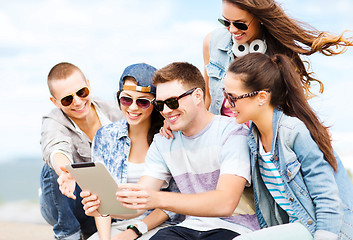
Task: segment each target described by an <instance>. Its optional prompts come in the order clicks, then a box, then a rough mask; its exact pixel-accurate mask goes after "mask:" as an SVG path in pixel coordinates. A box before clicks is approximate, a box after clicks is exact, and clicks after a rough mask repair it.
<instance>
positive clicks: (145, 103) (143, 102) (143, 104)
mask: <svg viewBox="0 0 353 240" xmlns="http://www.w3.org/2000/svg"><path fill="white" fill-rule="evenodd" d="M118 100H119V103H120V104H121V105H124V106H125V107H128V106H130V105H131V104H132V103H133V102H134V99H133V98H132V97H128V96H120V97H119V99H118ZM135 101H136V105H137V106H138V107H140V108H143V109H146V108H149V106H150V105H151V100H149V99H148V98H137V99H136V100H135Z"/></svg>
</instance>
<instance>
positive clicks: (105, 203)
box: [66, 162, 137, 215]
mask: <svg viewBox="0 0 353 240" xmlns="http://www.w3.org/2000/svg"><path fill="white" fill-rule="evenodd" d="M66 169H67V170H68V171H69V172H70V174H71V175H72V177H73V178H74V179H75V180H76V182H77V184H78V185H79V186H80V188H81V189H82V190H86V191H90V192H91V193H92V194H94V195H97V196H98V198H99V200H100V201H101V203H100V206H99V208H98V212H99V213H100V214H102V215H122V214H135V213H137V211H136V210H132V209H129V208H125V207H124V206H122V205H121V203H120V202H119V201H118V200H117V199H116V195H115V194H116V191H117V190H118V184H117V183H116V182H115V180H114V178H113V177H112V176H111V175H110V172H109V171H108V170H107V169H106V167H105V166H104V164H103V163H101V162H87V163H72V164H67V165H66Z"/></svg>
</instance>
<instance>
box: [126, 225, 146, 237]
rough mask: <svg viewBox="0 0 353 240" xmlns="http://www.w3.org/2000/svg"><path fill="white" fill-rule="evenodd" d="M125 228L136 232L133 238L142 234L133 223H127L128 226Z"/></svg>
mask: <svg viewBox="0 0 353 240" xmlns="http://www.w3.org/2000/svg"><path fill="white" fill-rule="evenodd" d="M126 229H131V230H132V231H134V232H135V233H136V235H137V238H135V239H138V238H139V237H141V236H142V233H141V232H140V231H139V230H138V229H137V227H135V226H134V225H129V226H127V228H126Z"/></svg>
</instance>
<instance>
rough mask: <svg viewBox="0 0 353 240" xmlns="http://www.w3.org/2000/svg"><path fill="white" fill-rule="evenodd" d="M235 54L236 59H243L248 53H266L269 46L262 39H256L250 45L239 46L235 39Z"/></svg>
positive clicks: (233, 48)
mask: <svg viewBox="0 0 353 240" xmlns="http://www.w3.org/2000/svg"><path fill="white" fill-rule="evenodd" d="M233 43H234V44H233V47H232V50H233V53H234V55H235V56H236V57H242V56H244V55H246V54H248V53H254V52H258V53H266V50H267V45H266V41H265V40H261V39H255V40H254V41H252V42H251V43H250V45H249V44H248V43H243V44H238V43H237V42H236V41H234V39H233Z"/></svg>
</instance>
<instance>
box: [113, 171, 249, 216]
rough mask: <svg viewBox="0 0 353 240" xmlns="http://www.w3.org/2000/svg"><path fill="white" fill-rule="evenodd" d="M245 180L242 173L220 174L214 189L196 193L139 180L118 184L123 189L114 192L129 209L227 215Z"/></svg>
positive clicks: (241, 190)
mask: <svg viewBox="0 0 353 240" xmlns="http://www.w3.org/2000/svg"><path fill="white" fill-rule="evenodd" d="M246 182H247V181H246V180H245V179H244V178H243V177H239V176H237V175H232V174H223V175H221V176H220V178H219V181H218V184H217V188H216V190H214V191H209V192H204V193H198V194H182V193H172V192H160V191H158V190H156V189H148V188H147V187H146V186H144V185H142V184H123V185H120V188H121V189H124V190H123V191H120V192H118V193H117V196H118V199H119V200H120V201H121V202H122V204H123V205H124V206H125V207H128V208H131V209H138V210H142V209H153V208H161V209H164V210H168V211H172V212H175V213H179V214H184V215H192V216H200V217H226V216H231V215H232V213H233V212H234V210H235V208H236V207H237V205H238V203H239V200H240V197H241V195H242V192H243V190H244V187H245V184H246Z"/></svg>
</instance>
